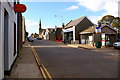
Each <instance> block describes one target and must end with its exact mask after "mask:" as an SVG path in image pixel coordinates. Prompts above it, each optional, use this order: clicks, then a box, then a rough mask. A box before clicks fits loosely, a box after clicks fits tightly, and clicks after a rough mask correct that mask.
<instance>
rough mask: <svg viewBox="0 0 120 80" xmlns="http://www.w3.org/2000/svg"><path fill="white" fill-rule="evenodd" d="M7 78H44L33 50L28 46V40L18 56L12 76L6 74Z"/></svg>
mask: <svg viewBox="0 0 120 80" xmlns="http://www.w3.org/2000/svg"><path fill="white" fill-rule="evenodd" d="M5 78H29V79H30V78H33V79H36V78H42V75H41V73H40V70H39V68H38V66H37V63H36V61H35V58H34V56H33V54H32V50H31V48H30V47H28V44H27V42H26V43H25V44H24V46H23V48H22V49H21V50H20V53H19V57H17V60H16V61H15V63H14V65H13V68H12V71H11V74H10V76H5Z"/></svg>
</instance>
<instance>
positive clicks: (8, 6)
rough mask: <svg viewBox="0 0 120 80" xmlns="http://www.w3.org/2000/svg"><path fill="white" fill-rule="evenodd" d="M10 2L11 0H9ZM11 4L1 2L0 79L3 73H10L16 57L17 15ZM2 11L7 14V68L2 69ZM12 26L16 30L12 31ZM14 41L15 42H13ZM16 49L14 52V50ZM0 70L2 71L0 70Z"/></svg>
mask: <svg viewBox="0 0 120 80" xmlns="http://www.w3.org/2000/svg"><path fill="white" fill-rule="evenodd" d="M11 1H12V0H11ZM13 5H14V3H13V2H10V3H8V2H1V9H0V16H1V18H0V19H1V20H0V21H1V25H0V59H1V60H0V78H1V77H2V78H3V76H4V71H3V70H6V71H10V69H11V66H12V64H13V62H14V60H15V58H16V57H17V34H14V32H15V31H16V33H17V14H15V12H14V10H13ZM4 10H6V11H7V12H8V53H7V54H8V59H7V60H8V68H6V67H5V68H4V67H3V66H4V59H3V58H4V55H3V54H4V44H3V43H4V41H5V40H4V37H5V36H6V35H4V34H3V33H4ZM14 24H16V30H15V31H14ZM14 35H15V36H16V39H14ZM14 40H16V41H14ZM14 42H16V45H15V47H14ZM14 48H16V50H14ZM14 51H16V52H15V53H16V55H14ZM1 69H2V70H1Z"/></svg>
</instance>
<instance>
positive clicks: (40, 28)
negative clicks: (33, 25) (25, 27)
mask: <svg viewBox="0 0 120 80" xmlns="http://www.w3.org/2000/svg"><path fill="white" fill-rule="evenodd" d="M41 30H42V27H41V19H40V22H39V34H40V33H41Z"/></svg>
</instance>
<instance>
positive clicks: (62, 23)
mask: <svg viewBox="0 0 120 80" xmlns="http://www.w3.org/2000/svg"><path fill="white" fill-rule="evenodd" d="M54 16H55V17H61V19H62V24H63V16H60V15H54Z"/></svg>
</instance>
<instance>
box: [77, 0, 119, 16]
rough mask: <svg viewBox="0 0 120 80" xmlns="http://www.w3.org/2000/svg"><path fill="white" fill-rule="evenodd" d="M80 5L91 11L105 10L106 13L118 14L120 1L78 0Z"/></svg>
mask: <svg viewBox="0 0 120 80" xmlns="http://www.w3.org/2000/svg"><path fill="white" fill-rule="evenodd" d="M76 1H78V2H79V5H80V6H83V7H85V8H87V9H89V10H91V11H94V12H97V11H101V10H104V11H105V13H104V15H107V14H110V15H113V16H118V1H119V0H76Z"/></svg>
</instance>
